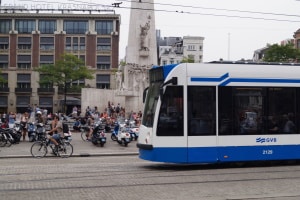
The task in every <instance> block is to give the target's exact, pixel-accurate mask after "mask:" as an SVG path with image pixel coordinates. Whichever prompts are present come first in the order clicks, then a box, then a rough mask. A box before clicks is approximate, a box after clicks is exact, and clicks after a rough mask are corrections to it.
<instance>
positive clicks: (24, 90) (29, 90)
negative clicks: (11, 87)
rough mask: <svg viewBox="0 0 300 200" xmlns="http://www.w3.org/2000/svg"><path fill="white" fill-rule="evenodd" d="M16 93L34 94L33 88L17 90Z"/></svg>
mask: <svg viewBox="0 0 300 200" xmlns="http://www.w3.org/2000/svg"><path fill="white" fill-rule="evenodd" d="M15 93H18V94H26V93H30V94H31V93H32V88H15Z"/></svg>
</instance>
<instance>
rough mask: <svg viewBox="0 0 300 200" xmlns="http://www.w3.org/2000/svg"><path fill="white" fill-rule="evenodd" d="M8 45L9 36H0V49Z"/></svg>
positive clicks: (4, 48) (6, 47)
mask: <svg viewBox="0 0 300 200" xmlns="http://www.w3.org/2000/svg"><path fill="white" fill-rule="evenodd" d="M8 47H9V37H0V50H6V49H8Z"/></svg>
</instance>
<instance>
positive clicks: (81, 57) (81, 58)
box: [79, 55, 85, 63]
mask: <svg viewBox="0 0 300 200" xmlns="http://www.w3.org/2000/svg"><path fill="white" fill-rule="evenodd" d="M79 59H80V60H82V61H83V63H85V55H80V56H79Z"/></svg>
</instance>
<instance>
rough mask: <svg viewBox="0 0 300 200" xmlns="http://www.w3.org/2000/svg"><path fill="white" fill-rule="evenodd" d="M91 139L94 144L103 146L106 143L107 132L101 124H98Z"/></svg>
mask: <svg viewBox="0 0 300 200" xmlns="http://www.w3.org/2000/svg"><path fill="white" fill-rule="evenodd" d="M91 141H92V143H93V144H94V145H100V146H101V147H103V146H104V144H105V143H106V133H105V132H104V129H102V128H101V125H100V124H96V126H95V128H94V130H93V133H92V138H91Z"/></svg>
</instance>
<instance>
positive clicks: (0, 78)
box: [0, 70, 7, 83]
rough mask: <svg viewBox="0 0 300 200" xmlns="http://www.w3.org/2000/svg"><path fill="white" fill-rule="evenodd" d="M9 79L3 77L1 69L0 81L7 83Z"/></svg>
mask: <svg viewBox="0 0 300 200" xmlns="http://www.w3.org/2000/svg"><path fill="white" fill-rule="evenodd" d="M6 82H7V80H6V79H4V78H3V76H2V71H1V70H0V83H6Z"/></svg>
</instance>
